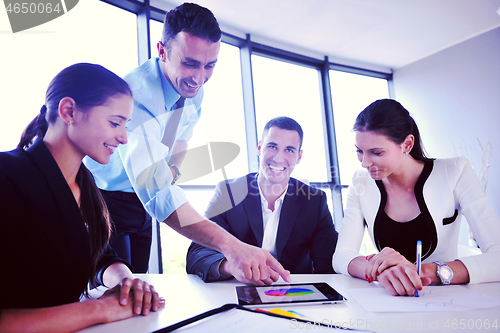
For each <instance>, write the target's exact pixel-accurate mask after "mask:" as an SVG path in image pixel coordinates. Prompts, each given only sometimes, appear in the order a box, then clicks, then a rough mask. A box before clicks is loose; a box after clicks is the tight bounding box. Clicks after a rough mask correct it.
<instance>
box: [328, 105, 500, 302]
mask: <svg viewBox="0 0 500 333" xmlns="http://www.w3.org/2000/svg"><path fill="white" fill-rule="evenodd" d="M354 131H355V135H356V143H355V144H356V148H357V153H358V157H359V160H360V161H361V163H362V166H363V167H364V168H365V169H366V170H362V171H358V172H356V173H355V174H354V177H353V182H352V185H351V186H350V189H349V195H348V198H347V204H346V210H345V214H344V219H343V222H342V228H341V230H340V233H339V241H338V244H337V248H336V250H335V254H334V257H333V265H334V268H335V270H336V271H337V272H339V273H344V274H349V275H352V276H355V277H359V278H364V279H366V280H368V282H372V281H375V280H377V281H379V283H380V284H381V285H382V286H383V287H384V288H386V289H387V291H388V292H390V293H391V294H393V295H414V291H415V288H417V289H421V288H422V286H424V285H427V284H430V283H443V284H450V283H451V284H456V283H481V282H491V281H500V221H499V219H498V218H497V216H496V215H495V212H494V211H493V208H492V207H491V205H490V203H489V201H488V198H487V197H486V196H485V194H484V191H483V189H482V187H481V185H480V183H479V181H478V179H477V177H476V175H475V173H474V171H473V170H472V168H471V166H470V163H469V162H468V160H467V159H465V158H450V159H430V158H427V157H426V156H425V154H424V152H423V149H422V145H421V140H420V134H419V131H418V128H417V125H416V124H415V122H414V120H413V118H412V117H411V116H410V114H409V113H408V111H407V110H406V109H405V108H404V107H403V106H402V105H401V104H400V103H398V102H396V101H394V100H390V99H385V100H379V101H376V102H374V103H372V104H370V105H369V106H368V107H367V108H366V109H365V110H363V111H362V112H361V113H360V114H359V115H358V117H357V119H356V123H355V125H354ZM462 214H463V215H464V216H465V217H466V219H467V222H468V224H469V226H470V228H471V230H472V233H473V235H474V237H475V239H476V241H477V243H478V245H479V247H480V249H481V251H482V254H480V255H477V256H471V257H464V258H458V254H457V249H458V235H459V229H460V221H461V215H462ZM365 227H367V228H368V232H369V235H370V237H371V239H372V241H373V243H374V245H375V246H376V248H377V249H378V250H379V251H380V252H379V253H377V254H372V255H369V256H367V257H364V256H361V255H360V254H359V248H360V245H361V241H362V238H363V233H364V228H365ZM417 240H421V241H422V243H423V251H422V260H423V264H422V272H421V278H419V276H418V274H417V270H416V267H415V265H414V263H415V260H416V241H417ZM438 273H440V274H438Z"/></svg>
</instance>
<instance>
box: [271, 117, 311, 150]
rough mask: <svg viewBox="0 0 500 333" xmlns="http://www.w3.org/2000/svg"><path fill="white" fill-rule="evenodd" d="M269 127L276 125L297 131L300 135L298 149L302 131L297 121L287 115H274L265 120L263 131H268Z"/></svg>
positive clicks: (302, 136) (302, 134)
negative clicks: (274, 116)
mask: <svg viewBox="0 0 500 333" xmlns="http://www.w3.org/2000/svg"><path fill="white" fill-rule="evenodd" d="M271 127H278V128H281V129H284V130H289V131H296V132H297V133H299V137H300V147H299V150H300V149H301V148H302V140H303V139H304V132H302V127H301V126H300V125H299V123H298V122H296V121H295V120H293V119H292V118H289V117H276V118H273V119H271V120H269V121H268V122H267V124H266V126H264V132H263V133H266V132H267V131H269V129H270V128H271Z"/></svg>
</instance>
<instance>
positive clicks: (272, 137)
mask: <svg viewBox="0 0 500 333" xmlns="http://www.w3.org/2000/svg"><path fill="white" fill-rule="evenodd" d="M299 147H300V136H299V133H297V131H290V130H285V129H281V128H279V127H271V128H270V129H269V130H268V131H267V132H264V134H263V136H262V141H261V142H259V146H258V147H257V154H258V155H259V156H260V167H259V184H260V185H261V187H263V186H273V185H279V186H281V187H282V188H284V186H286V185H287V184H288V180H289V179H290V175H291V173H292V171H293V169H294V168H295V165H296V164H298V163H299V162H300V159H301V158H302V150H299ZM277 194H280V193H277Z"/></svg>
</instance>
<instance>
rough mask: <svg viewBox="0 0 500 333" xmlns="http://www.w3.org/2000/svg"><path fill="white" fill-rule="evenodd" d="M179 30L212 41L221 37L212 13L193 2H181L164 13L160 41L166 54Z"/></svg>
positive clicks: (216, 40)
mask: <svg viewBox="0 0 500 333" xmlns="http://www.w3.org/2000/svg"><path fill="white" fill-rule="evenodd" d="M181 31H184V32H187V33H189V34H190V35H193V36H195V37H198V38H201V39H205V40H207V41H210V42H212V43H215V42H218V41H219V40H220V39H221V37H222V31H221V30H220V27H219V23H218V22H217V19H216V18H215V16H214V14H212V12H211V11H210V10H209V9H207V8H205V7H201V6H199V5H197V4H194V3H187V2H186V3H183V4H182V5H179V6H177V7H176V8H174V9H172V10H171V11H169V12H168V13H167V14H166V15H165V21H164V23H163V34H162V37H161V42H162V43H163V45H164V46H165V47H166V49H167V55H168V56H170V50H171V49H172V40H174V39H175V37H176V36H177V34H178V33H179V32H181Z"/></svg>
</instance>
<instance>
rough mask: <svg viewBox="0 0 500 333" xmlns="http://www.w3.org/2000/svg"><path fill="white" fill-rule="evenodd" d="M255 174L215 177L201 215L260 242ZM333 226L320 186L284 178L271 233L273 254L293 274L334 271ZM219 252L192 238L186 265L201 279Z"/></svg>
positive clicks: (261, 229)
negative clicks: (276, 223) (274, 234)
mask: <svg viewBox="0 0 500 333" xmlns="http://www.w3.org/2000/svg"><path fill="white" fill-rule="evenodd" d="M261 206H262V205H261V199H260V194H259V188H258V185H257V174H255V173H252V174H249V175H247V176H245V177H241V178H237V179H233V180H229V181H227V183H226V182H225V181H224V182H220V183H219V184H217V187H216V191H215V195H214V196H213V198H212V200H211V201H210V204H209V207H208V209H207V212H206V214H205V215H206V216H207V217H208V218H209V219H210V220H212V221H214V222H216V223H217V224H219V225H220V226H221V227H223V228H224V229H226V230H227V231H229V232H230V233H231V234H232V235H234V236H235V237H236V238H238V239H240V240H241V241H243V242H245V243H248V244H251V245H255V246H258V247H261V246H262V238H263V234H264V226H263V218H262V208H261ZM336 244H337V232H336V231H335V227H334V225H333V221H332V216H331V214H330V211H329V210H328V205H327V201H326V195H325V193H324V192H323V191H321V190H318V189H316V188H313V187H310V186H308V185H306V184H304V183H302V182H300V181H298V180H296V179H294V178H290V181H289V183H288V191H287V194H286V195H285V199H284V201H283V206H282V209H281V215H280V221H279V226H278V234H277V239H276V251H277V258H276V259H277V260H278V261H279V262H280V263H281V264H282V265H283V267H284V268H285V269H288V270H290V272H291V273H293V274H307V273H334V271H333V268H332V256H333V252H334V251H335V246H336ZM222 258H224V256H223V255H222V254H221V253H219V252H217V251H214V250H211V249H208V248H206V247H203V246H201V245H199V244H196V243H194V242H193V243H192V244H191V246H190V247H189V250H188V254H187V260H186V270H187V272H188V273H190V274H196V275H198V276H199V277H200V278H201V279H203V281H205V282H210V281H214V279H212V278H211V277H209V274H208V272H209V269H210V266H211V265H212V264H214V263H216V262H218V261H220V260H221V259H222Z"/></svg>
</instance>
